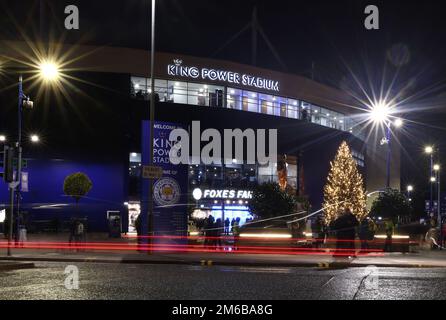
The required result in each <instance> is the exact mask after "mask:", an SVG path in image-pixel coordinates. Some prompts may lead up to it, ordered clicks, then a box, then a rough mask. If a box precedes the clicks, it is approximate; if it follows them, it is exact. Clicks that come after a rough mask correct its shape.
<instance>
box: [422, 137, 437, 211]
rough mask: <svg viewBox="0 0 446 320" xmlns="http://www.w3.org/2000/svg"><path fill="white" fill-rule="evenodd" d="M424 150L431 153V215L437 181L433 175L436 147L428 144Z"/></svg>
mask: <svg viewBox="0 0 446 320" xmlns="http://www.w3.org/2000/svg"><path fill="white" fill-rule="evenodd" d="M424 152H425V153H426V154H428V155H429V157H430V172H429V176H430V198H429V215H430V214H432V213H433V212H432V208H433V188H434V182H435V178H434V176H433V171H434V168H433V166H434V158H433V154H434V147H432V146H427V147H426V148H424Z"/></svg>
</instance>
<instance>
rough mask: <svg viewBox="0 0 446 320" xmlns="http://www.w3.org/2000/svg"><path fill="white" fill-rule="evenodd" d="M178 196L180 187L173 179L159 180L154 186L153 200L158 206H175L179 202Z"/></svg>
mask: <svg viewBox="0 0 446 320" xmlns="http://www.w3.org/2000/svg"><path fill="white" fill-rule="evenodd" d="M180 195H181V189H180V185H179V184H178V182H177V181H176V180H175V179H173V178H169V177H165V178H161V179H159V180H158V181H156V182H155V184H154V187H153V198H154V200H155V203H156V205H158V206H168V205H174V204H177V203H178V201H179V200H180Z"/></svg>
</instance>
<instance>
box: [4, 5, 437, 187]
mask: <svg viewBox="0 0 446 320" xmlns="http://www.w3.org/2000/svg"><path fill="white" fill-rule="evenodd" d="M442 2H443V1H438V0H423V1H421V0H419V1H413V0H404V1H400V0H385V1H374V0H373V1H370V0H368V1H362V0H340V1H335V0H324V1H322V0H311V1H285V0H274V1H260V0H258V1H255V0H237V1H236V0H157V3H158V5H157V33H156V34H157V47H158V50H160V51H167V52H177V53H183V54H191V55H196V56H204V57H215V58H218V59H226V60H232V61H236V62H241V63H246V64H249V63H251V40H250V39H251V35H250V32H249V31H248V32H245V33H243V34H241V35H240V36H239V37H238V38H237V39H236V40H234V41H232V42H230V43H229V44H228V45H227V46H226V47H224V48H223V49H222V50H219V49H220V48H221V46H222V44H224V43H226V42H227V41H228V40H229V39H231V37H232V36H234V35H235V34H236V33H237V32H239V31H240V30H241V29H242V28H243V27H244V26H246V25H247V24H248V23H249V22H250V20H251V15H252V10H253V8H254V6H257V9H258V20H259V24H260V25H261V27H262V29H263V30H264V32H265V34H266V35H267V37H268V39H269V40H270V41H271V43H272V44H273V46H274V48H275V50H276V51H277V52H278V55H279V56H280V59H281V60H282V61H283V64H284V65H285V66H286V69H285V71H286V72H289V73H297V74H302V75H306V76H310V75H311V66H312V62H314V76H315V80H317V81H320V82H323V83H326V84H329V85H332V86H336V87H341V88H345V87H348V88H350V90H352V91H353V92H356V93H358V92H359V88H358V87H357V86H355V85H354V80H353V75H355V76H356V77H357V78H358V79H359V81H360V82H361V83H366V84H369V83H370V84H371V85H369V86H367V88H368V90H371V86H372V87H374V88H375V89H378V88H379V87H380V86H381V85H383V87H384V88H388V87H390V84H391V82H392V79H393V77H394V76H395V75H397V76H396V77H395V82H394V85H393V90H392V94H398V93H399V92H401V89H402V88H403V87H406V89H405V91H404V92H403V95H402V98H401V99H404V98H407V97H411V98H410V99H408V100H407V103H405V104H404V107H403V108H402V111H404V112H403V116H404V118H406V119H409V120H412V121H414V122H408V123H407V124H406V126H405V128H404V131H403V140H402V141H403V145H404V148H405V150H406V151H407V154H406V156H405V157H404V158H405V159H404V162H403V183H404V184H406V183H409V182H410V183H415V184H419V185H420V188H421V189H422V188H423V183H424V182H425V181H426V180H427V179H426V168H425V167H426V163H427V160H426V159H425V157H424V156H423V155H422V149H423V146H424V145H425V144H427V143H435V144H437V145H438V146H439V147H440V148H441V149H442V150H444V151H446V143H445V142H444V141H445V139H444V138H445V137H446V134H445V133H446V131H445V130H446V125H445V123H446V107H445V102H446V94H443V93H442V92H443V91H444V85H445V84H446V59H445V57H446V45H445V43H444V42H445V39H446V19H444V10H443V9H444V8H443V7H442V5H441V3H442ZM1 3H2V4H3V6H2V9H3V10H1V13H0V14H1V20H0V23H1V26H0V27H1V28H0V35H1V37H2V38H12V39H16V38H18V35H17V30H18V27H17V23H18V24H19V25H20V28H21V29H23V30H25V33H26V34H27V35H29V36H33V35H34V36H36V35H38V34H39V32H38V31H39V1H38V0H37V1H36V0H28V1H27V0H15V1H11V0H1ZM46 3H47V4H48V5H47V7H46V11H45V12H46V19H45V25H44V28H45V30H46V32H44V33H45V34H51V37H52V38H53V39H59V38H61V37H64V41H66V42H72V43H81V44H84V43H85V44H86V43H92V44H101V45H114V46H127V47H137V48H148V43H149V13H150V11H149V1H148V0H125V1H124V0H122V1H117V0H113V1H110V0H52V1H50V0H48V1H46ZM68 4H75V5H78V7H79V9H80V30H79V31H70V32H66V31H65V30H64V29H63V21H64V18H65V15H64V13H63V11H64V7H65V6H66V5H68ZM369 4H374V5H376V6H378V8H379V10H380V30H373V31H369V30H366V29H365V28H364V19H365V17H366V15H365V14H364V9H365V7H366V6H367V5H369ZM14 19H15V20H16V23H14V22H13V20H14ZM217 51H218V52H217ZM257 65H259V66H262V67H266V68H271V69H276V70H279V71H282V70H283V68H282V67H281V65H280V63H278V61H277V59H276V58H275V57H274V55H273V54H272V53H271V51H270V50H269V49H268V47H267V45H266V42H265V41H264V40H263V39H262V38H261V37H260V36H259V45H258V62H257ZM382 79H384V81H382ZM368 80H370V81H368ZM444 157H446V154H444ZM445 162H446V161H445ZM421 164H422V166H421ZM420 166H421V167H422V168H421V169H420ZM445 178H446V176H445ZM445 178H443V181H446V179H445ZM445 185H446V183H445Z"/></svg>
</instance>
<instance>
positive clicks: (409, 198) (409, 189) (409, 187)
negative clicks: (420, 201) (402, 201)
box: [407, 185, 413, 202]
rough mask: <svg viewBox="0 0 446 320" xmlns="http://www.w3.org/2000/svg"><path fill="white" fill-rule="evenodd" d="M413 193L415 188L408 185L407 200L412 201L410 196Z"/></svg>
mask: <svg viewBox="0 0 446 320" xmlns="http://www.w3.org/2000/svg"><path fill="white" fill-rule="evenodd" d="M412 191H413V186H412V185H408V186H407V199H408V200H409V202H410V201H412V199H411V197H410V194H411V192H412Z"/></svg>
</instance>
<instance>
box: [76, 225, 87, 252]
mask: <svg viewBox="0 0 446 320" xmlns="http://www.w3.org/2000/svg"><path fill="white" fill-rule="evenodd" d="M84 239H85V226H84V224H83V223H82V222H81V221H80V220H76V227H75V230H74V241H75V243H76V246H77V250H78V251H80V248H79V247H80V246H81V245H82V243H83V242H84Z"/></svg>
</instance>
